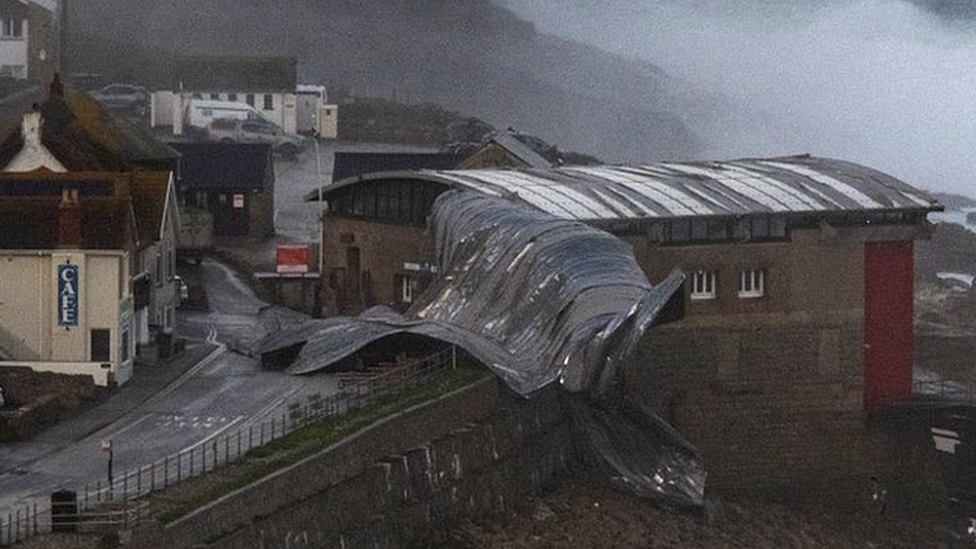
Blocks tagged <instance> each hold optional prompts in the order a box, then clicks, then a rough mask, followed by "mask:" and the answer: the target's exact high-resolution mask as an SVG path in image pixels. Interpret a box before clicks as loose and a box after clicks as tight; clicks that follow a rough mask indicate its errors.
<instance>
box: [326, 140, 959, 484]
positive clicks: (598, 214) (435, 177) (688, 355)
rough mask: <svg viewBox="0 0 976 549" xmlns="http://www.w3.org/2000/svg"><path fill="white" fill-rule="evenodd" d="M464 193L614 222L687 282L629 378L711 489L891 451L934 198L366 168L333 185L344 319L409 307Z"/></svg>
mask: <svg viewBox="0 0 976 549" xmlns="http://www.w3.org/2000/svg"><path fill="white" fill-rule="evenodd" d="M452 188H457V189H465V190H469V191H475V192H481V193H487V194H491V195H495V196H503V197H509V198H510V199H512V200H516V201H519V202H522V203H525V204H527V205H529V206H532V207H535V208H538V209H541V210H543V211H546V212H549V213H551V214H553V215H555V216H556V217H559V218H563V219H572V220H577V221H579V222H582V223H587V224H590V225H593V226H596V227H598V228H601V229H604V230H606V231H608V232H610V233H612V234H614V235H616V236H617V237H619V238H621V239H622V240H624V241H626V242H628V243H630V244H631V245H632V246H633V250H634V254H635V256H636V258H637V260H638V263H639V264H640V265H641V267H642V268H643V269H644V271H645V272H646V274H647V276H648V278H649V280H650V281H651V282H652V283H657V282H658V281H660V280H662V279H663V278H664V277H665V276H666V275H667V273H669V272H670V271H671V270H673V269H676V268H677V269H681V270H683V271H684V272H685V273H686V274H687V280H686V283H685V288H684V317H683V318H682V319H681V320H680V321H677V322H672V323H668V324H666V325H662V326H659V327H657V328H655V329H653V330H652V331H651V333H650V334H649V335H648V336H647V338H646V340H645V342H644V346H645V351H646V352H645V353H644V356H645V357H646V358H645V360H644V362H643V363H642V364H635V365H630V366H629V367H628V368H626V373H625V377H626V387H627V392H628V397H629V398H633V399H637V400H639V401H641V402H643V403H648V404H652V405H653V406H654V407H655V408H656V409H657V410H658V411H659V412H660V413H661V414H662V415H663V416H664V417H665V419H668V420H669V421H670V422H671V423H672V424H673V425H674V426H675V427H676V428H678V429H679V430H680V431H681V432H682V433H683V434H685V435H686V436H687V437H688V438H689V439H690V440H691V441H692V442H693V443H695V444H697V445H699V446H700V448H701V449H702V451H703V453H704V455H705V459H706V463H708V464H709V470H710V475H711V476H710V483H711V485H712V486H730V485H734V484H737V483H739V482H741V481H743V480H749V481H752V483H753V484H752V485H755V486H763V487H764V486H768V485H771V484H773V485H776V484H780V483H785V484H788V485H790V486H792V487H793V488H796V487H797V486H800V485H802V486H803V487H804V488H803V489H809V490H815V489H817V488H818V485H820V487H822V484H823V481H822V479H823V478H827V477H832V478H836V477H837V474H838V468H839V470H841V471H843V472H844V474H846V475H847V476H848V478H860V477H861V476H863V478H868V476H869V475H870V474H873V473H872V471H875V472H876V470H875V469H872V467H875V466H876V465H877V464H878V463H880V462H881V461H883V459H884V457H883V456H885V455H888V456H889V457H890V454H884V450H883V449H884V448H886V446H885V444H884V442H883V441H884V440H887V439H886V437H885V435H879V434H877V433H873V432H872V431H871V430H870V429H869V428H868V426H869V423H866V422H867V421H868V420H869V419H870V418H872V417H878V416H879V415H883V414H884V411H885V410H886V409H887V407H888V406H889V405H891V404H895V403H899V402H904V401H906V400H908V399H909V398H910V397H911V390H912V356H913V328H912V291H913V272H912V266H913V253H912V242H913V240H915V239H917V238H926V237H927V236H928V235H929V231H930V227H931V226H930V225H929V224H928V222H927V221H926V214H927V213H928V212H931V211H938V210H939V209H940V206H938V205H937V204H936V203H935V201H934V199H932V198H931V197H928V196H927V195H925V194H924V193H922V192H920V191H917V190H915V189H913V188H911V187H909V186H908V185H906V184H904V183H902V182H900V181H898V180H896V179H894V178H892V177H890V176H888V175H885V174H883V173H880V172H877V171H875V170H872V169H869V168H866V167H863V166H859V165H856V164H852V163H849V162H843V161H839V160H832V159H825V158H815V157H809V156H798V157H787V158H774V159H750V160H740V161H731V162H701V163H661V164H655V165H645V166H587V167H564V168H556V169H545V170H534V169H525V170H457V171H421V172H401V173H390V172H387V173H381V174H374V175H371V176H370V175H366V176H363V177H360V178H356V179H351V180H347V181H345V182H340V183H339V184H336V185H333V186H331V187H329V188H327V189H326V190H325V192H324V193H323V198H324V200H326V201H327V202H328V213H327V215H326V216H325V223H324V232H323V242H324V244H323V251H324V254H325V255H324V262H325V269H324V273H323V274H324V276H325V277H326V280H327V281H328V284H329V288H330V289H331V291H332V292H334V294H335V296H336V298H335V302H336V304H337V307H336V309H337V310H336V312H342V313H354V312H357V311H359V310H361V309H363V308H364V307H368V306H370V305H373V304H379V303H385V304H391V305H401V306H403V305H406V304H409V302H410V301H411V298H412V296H413V295H415V293H416V292H418V291H421V290H422V289H423V287H424V285H425V284H426V283H427V281H429V280H430V279H431V278H432V277H433V276H435V274H436V272H435V269H436V268H435V267H434V264H435V258H434V257H433V256H432V253H433V246H432V237H431V235H429V234H427V232H426V230H425V220H426V218H427V215H428V214H429V212H430V208H431V204H432V203H433V201H434V200H435V199H436V197H437V196H438V195H439V194H440V193H442V192H444V191H446V190H448V189H452ZM309 198H310V199H314V197H313V196H312V194H310V195H309ZM875 435H877V437H875ZM872 437H875V438H872ZM872 452H873V453H872ZM875 458H877V459H875ZM862 480H863V479H862Z"/></svg>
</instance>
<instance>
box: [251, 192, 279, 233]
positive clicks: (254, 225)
mask: <svg viewBox="0 0 976 549" xmlns="http://www.w3.org/2000/svg"><path fill="white" fill-rule="evenodd" d="M246 200H247V209H248V210H247V213H248V227H247V232H248V235H249V236H253V237H255V238H271V237H272V236H274V186H273V185H271V188H270V189H266V190H264V191H261V192H250V193H247V196H246Z"/></svg>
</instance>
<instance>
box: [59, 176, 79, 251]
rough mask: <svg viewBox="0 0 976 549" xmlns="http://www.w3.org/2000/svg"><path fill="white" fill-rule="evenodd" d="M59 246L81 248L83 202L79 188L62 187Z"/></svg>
mask: <svg viewBox="0 0 976 549" xmlns="http://www.w3.org/2000/svg"><path fill="white" fill-rule="evenodd" d="M58 248H70V249H77V248H81V204H79V203H78V191H77V189H61V203H60V204H58Z"/></svg>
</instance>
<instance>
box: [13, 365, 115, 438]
mask: <svg viewBox="0 0 976 549" xmlns="http://www.w3.org/2000/svg"><path fill="white" fill-rule="evenodd" d="M0 387H3V392H4V398H5V400H6V405H5V406H4V408H3V411H2V412H0V440H20V439H24V438H27V437H29V436H31V435H32V434H34V433H36V432H37V431H38V430H40V429H41V428H43V427H45V426H46V425H50V424H51V423H54V422H55V421H57V418H58V414H59V413H60V412H61V411H62V410H74V409H76V408H78V407H79V406H81V404H82V402H83V401H85V400H89V399H93V398H95V397H96V387H95V382H94V380H93V379H92V377H91V376H84V375H67V374H58V373H54V372H36V371H34V370H32V369H31V368H29V367H26V366H25V367H16V366H8V367H3V368H0Z"/></svg>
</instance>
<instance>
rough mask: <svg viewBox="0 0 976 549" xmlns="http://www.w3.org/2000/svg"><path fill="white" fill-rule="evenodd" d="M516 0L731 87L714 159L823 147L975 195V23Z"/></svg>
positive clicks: (730, 7) (706, 124)
mask: <svg viewBox="0 0 976 549" xmlns="http://www.w3.org/2000/svg"><path fill="white" fill-rule="evenodd" d="M811 4H813V3H811V2H803V3H800V2H792V3H789V2H774V1H772V0H740V1H735V2H701V1H697V0H508V1H507V2H506V5H507V6H508V7H509V8H510V9H512V10H513V11H515V12H516V13H518V14H520V15H522V16H523V17H525V18H526V19H529V20H531V21H533V22H535V23H536V25H537V27H538V28H539V30H541V31H546V32H551V33H554V34H558V35H562V36H568V37H572V38H575V39H578V40H581V41H584V42H587V43H590V44H592V45H595V46H597V47H600V48H602V49H606V50H609V51H613V52H617V53H621V54H623V55H626V56H629V57H637V58H642V59H646V60H648V61H651V62H653V63H655V64H657V65H659V66H661V67H663V68H664V69H666V70H667V71H669V72H670V73H671V74H672V75H674V76H676V77H678V78H680V79H682V80H683V81H684V82H685V83H687V84H688V85H690V86H695V87H699V88H702V89H704V90H705V91H706V92H711V93H715V94H720V95H722V96H724V97H725V98H728V101H729V103H731V104H735V105H738V106H740V107H741V109H742V110H741V111H739V112H735V111H736V109H728V108H726V106H725V104H723V103H722V102H721V101H719V102H717V103H715V104H714V105H713V106H712V107H711V110H709V108H707V107H706V108H705V109H704V110H701V109H699V112H698V114H697V115H694V116H692V118H693V119H691V120H689V124H690V125H691V126H692V129H693V130H695V131H696V132H697V133H699V136H700V137H701V138H702V139H703V140H705V141H706V145H707V151H706V154H707V155H708V157H709V158H714V159H722V158H732V157H736V156H748V155H758V156H770V155H776V154H794V153H804V152H809V153H811V154H817V155H825V156H834V157H838V158H843V159H847V160H852V161H855V162H859V163H862V164H866V165H869V166H871V167H874V168H878V169H881V170H882V171H886V172H888V173H891V174H892V175H895V176H897V177H899V178H901V179H903V180H905V181H906V182H907V183H909V184H912V185H914V186H918V187H921V188H926V189H931V190H942V191H952V192H961V193H965V194H968V195H974V194H976V28H973V27H972V26H971V25H966V24H962V23H958V22H956V23H948V22H946V21H942V20H939V19H937V18H935V17H934V16H932V15H930V14H928V13H927V12H924V11H922V10H920V9H919V8H917V7H915V6H914V5H913V4H909V3H907V2H902V1H899V0H822V1H821V2H818V3H816V5H811Z"/></svg>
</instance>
